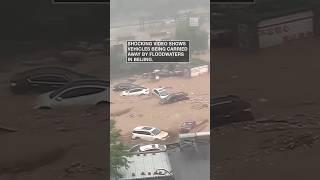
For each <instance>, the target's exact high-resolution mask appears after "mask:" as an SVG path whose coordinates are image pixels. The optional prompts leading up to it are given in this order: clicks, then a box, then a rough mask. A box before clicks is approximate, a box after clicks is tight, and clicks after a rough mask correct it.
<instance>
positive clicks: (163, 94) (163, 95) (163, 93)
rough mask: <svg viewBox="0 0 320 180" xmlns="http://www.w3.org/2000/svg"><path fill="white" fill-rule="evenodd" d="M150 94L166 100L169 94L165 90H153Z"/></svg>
mask: <svg viewBox="0 0 320 180" xmlns="http://www.w3.org/2000/svg"><path fill="white" fill-rule="evenodd" d="M152 94H154V95H156V96H158V97H159V98H160V99H163V98H166V97H168V96H169V93H168V92H167V91H166V89H165V88H154V89H153V90H152Z"/></svg>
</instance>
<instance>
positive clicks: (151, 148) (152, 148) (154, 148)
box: [129, 144, 167, 153]
mask: <svg viewBox="0 0 320 180" xmlns="http://www.w3.org/2000/svg"><path fill="white" fill-rule="evenodd" d="M166 150H167V146H166V145H162V144H148V145H141V144H137V145H134V146H133V147H131V148H130V149H129V152H131V153H139V152H162V151H166Z"/></svg>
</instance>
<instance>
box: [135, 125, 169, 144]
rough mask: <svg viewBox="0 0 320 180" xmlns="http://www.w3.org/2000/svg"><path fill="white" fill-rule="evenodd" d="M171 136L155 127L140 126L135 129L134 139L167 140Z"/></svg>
mask: <svg viewBox="0 0 320 180" xmlns="http://www.w3.org/2000/svg"><path fill="white" fill-rule="evenodd" d="M168 137H169V134H168V133H167V132H165V131H162V130H160V129H158V128H155V127H149V126H139V127H136V128H134V129H133V131H132V139H142V140H145V141H155V140H166V139H167V138H168Z"/></svg>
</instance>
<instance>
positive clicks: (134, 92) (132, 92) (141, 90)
mask: <svg viewBox="0 0 320 180" xmlns="http://www.w3.org/2000/svg"><path fill="white" fill-rule="evenodd" d="M148 94H149V88H145V87H138V88H133V89H129V90H127V91H123V92H122V93H121V96H141V95H148Z"/></svg>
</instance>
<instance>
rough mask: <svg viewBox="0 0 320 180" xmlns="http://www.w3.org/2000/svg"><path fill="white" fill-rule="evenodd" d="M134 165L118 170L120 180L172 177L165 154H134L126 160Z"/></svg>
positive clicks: (167, 157)
mask: <svg viewBox="0 0 320 180" xmlns="http://www.w3.org/2000/svg"><path fill="white" fill-rule="evenodd" d="M128 160H129V161H130V162H134V165H130V164H129V168H128V169H125V168H122V169H120V172H121V174H123V177H122V178H121V180H129V179H130V180H133V179H144V178H156V177H166V176H172V175H171V172H172V168H171V165H170V161H169V156H168V154H167V153H166V152H158V153H142V154H135V155H133V156H131V157H129V158H128Z"/></svg>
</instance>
